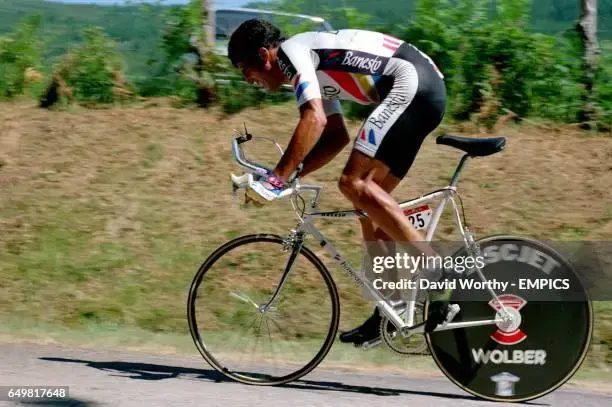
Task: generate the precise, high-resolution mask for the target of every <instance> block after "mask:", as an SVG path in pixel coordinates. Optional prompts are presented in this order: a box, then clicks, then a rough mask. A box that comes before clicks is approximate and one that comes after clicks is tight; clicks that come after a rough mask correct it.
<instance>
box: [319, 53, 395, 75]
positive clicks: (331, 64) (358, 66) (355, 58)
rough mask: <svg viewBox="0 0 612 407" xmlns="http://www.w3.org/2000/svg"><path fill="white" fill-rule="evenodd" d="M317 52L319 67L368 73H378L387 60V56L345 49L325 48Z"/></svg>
mask: <svg viewBox="0 0 612 407" xmlns="http://www.w3.org/2000/svg"><path fill="white" fill-rule="evenodd" d="M317 53H318V54H319V58H320V60H321V62H320V65H319V69H336V70H340V71H344V72H355V73H368V74H370V75H377V74H380V73H381V72H382V71H383V70H384V67H385V66H386V65H387V61H388V60H389V58H385V57H381V56H379V55H373V54H369V53H367V52H361V51H349V50H346V49H325V50H320V51H318V52H317ZM347 68H348V69H347Z"/></svg>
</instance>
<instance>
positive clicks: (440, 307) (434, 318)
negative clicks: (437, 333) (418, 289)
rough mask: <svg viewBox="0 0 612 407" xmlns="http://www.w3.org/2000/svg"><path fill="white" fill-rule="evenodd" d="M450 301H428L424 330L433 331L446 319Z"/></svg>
mask: <svg viewBox="0 0 612 407" xmlns="http://www.w3.org/2000/svg"><path fill="white" fill-rule="evenodd" d="M449 307H450V303H449V302H448V301H432V302H430V303H429V311H430V312H428V314H429V315H428V316H427V321H425V332H433V330H434V329H435V328H436V327H437V326H438V325H440V324H441V323H443V322H444V321H446V317H447V316H448V312H449Z"/></svg>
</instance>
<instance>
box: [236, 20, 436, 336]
mask: <svg viewBox="0 0 612 407" xmlns="http://www.w3.org/2000/svg"><path fill="white" fill-rule="evenodd" d="M228 52H229V54H228V56H229V58H230V60H231V62H232V64H233V65H234V66H235V67H237V68H239V69H240V70H241V71H242V74H243V75H244V77H245V78H246V80H247V81H248V82H249V83H258V84H260V85H261V86H263V87H264V88H266V89H267V90H269V91H276V90H278V89H279V88H280V87H281V86H282V85H283V84H291V85H292V86H293V89H294V91H295V96H296V98H297V102H298V106H299V110H300V121H299V123H298V125H297V127H296V129H295V132H294V134H293V137H292V138H291V141H290V142H289V145H288V147H287V149H286V152H285V154H284V155H283V157H282V158H281V160H280V161H279V163H278V164H277V166H276V167H275V168H274V169H273V170H271V171H269V173H268V175H267V176H266V177H263V178H262V179H260V180H258V181H257V182H256V183H255V184H253V185H251V187H250V189H249V191H248V192H247V193H248V195H249V197H250V198H251V199H254V200H255V201H257V202H259V203H265V202H269V201H272V200H274V199H277V198H279V197H281V196H283V192H284V190H285V183H286V181H287V180H288V179H289V177H290V176H291V175H292V174H293V173H294V172H295V171H296V170H297V169H298V167H299V166H300V164H302V166H303V167H302V169H301V171H300V176H301V177H303V176H305V175H307V174H309V173H311V172H313V171H315V170H317V169H319V168H321V167H322V166H324V165H325V164H327V163H328V162H330V161H331V160H332V159H333V158H334V157H335V156H336V155H337V154H338V153H339V152H340V151H341V150H342V149H343V148H344V147H345V146H346V145H347V144H348V143H349V141H350V137H349V134H348V131H347V129H346V126H345V123H344V119H343V115H342V109H341V107H340V103H339V99H343V100H350V101H354V102H357V103H360V104H374V105H377V107H376V108H375V109H374V111H373V112H372V114H371V115H370V116H369V117H368V118H367V119H366V121H365V122H364V124H363V125H362V127H361V129H360V130H359V132H358V134H357V138H356V140H355V142H354V144H353V150H352V152H351V155H350V157H349V160H348V162H347V163H346V166H345V167H344V170H343V171H342V175H341V176H340V180H339V182H338V187H339V188H340V191H341V192H342V194H343V195H344V196H345V197H347V198H348V199H349V200H350V201H351V202H352V204H353V205H354V206H355V208H357V209H360V210H362V211H363V212H366V213H367V218H366V217H361V218H360V222H361V227H362V232H363V239H364V241H365V242H375V241H378V240H382V241H396V242H409V243H410V244H411V245H412V246H413V248H414V249H416V250H418V251H419V252H421V253H424V254H426V255H435V253H433V251H432V249H431V248H429V246H428V245H426V244H424V243H423V240H424V239H423V236H421V234H420V233H419V232H418V231H416V230H415V229H414V228H413V227H412V225H411V223H410V222H409V220H408V218H407V217H406V216H405V215H404V214H403V213H402V210H401V209H400V207H399V205H398V203H397V202H396V201H395V200H394V199H393V198H392V197H391V195H390V193H391V192H392V191H393V190H394V189H395V188H396V187H397V185H398V184H399V183H400V182H401V180H402V179H403V178H404V177H405V175H406V173H407V172H408V170H409V169H410V167H411V165H412V163H413V161H414V159H415V156H416V154H417V152H418V150H419V148H420V146H421V144H422V142H423V140H424V139H425V137H426V136H427V135H428V134H430V133H431V132H432V131H433V130H435V129H436V127H437V126H438V125H439V124H440V122H441V121H442V118H443V116H444V112H445V108H446V88H445V84H444V77H443V75H442V74H441V73H440V71H439V70H438V68H437V67H436V65H435V64H434V63H433V61H432V60H431V59H430V58H429V57H428V56H427V55H425V54H424V53H422V52H421V51H419V50H418V49H417V48H416V47H414V46H412V45H411V44H409V43H407V42H404V41H402V40H400V39H397V38H394V37H391V36H389V35H385V34H382V33H377V32H372V31H364V30H352V29H347V30H338V31H333V32H305V33H301V34H297V35H295V36H293V37H291V38H289V39H285V38H284V37H283V36H282V34H281V32H280V30H279V29H278V28H276V27H275V26H273V25H272V24H270V23H269V22H267V21H264V20H259V19H253V20H248V21H246V22H244V23H243V24H242V25H240V27H238V28H237V29H236V31H235V32H234V33H233V34H232V36H231V38H230V41H229V47H228ZM380 321H381V316H380V314H379V312H378V310H377V309H376V310H375V312H374V314H373V315H372V316H371V317H370V318H369V319H368V320H367V321H366V322H364V323H363V324H362V325H361V326H360V327H358V328H356V329H353V330H351V331H348V332H345V333H343V334H341V335H340V340H341V341H342V342H349V343H355V344H361V343H363V342H366V341H371V340H373V339H375V338H376V337H377V336H379V324H380Z"/></svg>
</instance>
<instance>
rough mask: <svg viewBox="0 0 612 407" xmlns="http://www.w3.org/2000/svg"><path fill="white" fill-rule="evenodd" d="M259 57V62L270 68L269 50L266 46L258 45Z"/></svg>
mask: <svg viewBox="0 0 612 407" xmlns="http://www.w3.org/2000/svg"><path fill="white" fill-rule="evenodd" d="M258 52H259V58H260V59H261V64H262V65H263V67H264V68H265V69H266V70H268V69H270V68H271V66H272V64H271V61H270V57H271V55H270V50H269V49H268V48H265V47H260V48H259V50H258Z"/></svg>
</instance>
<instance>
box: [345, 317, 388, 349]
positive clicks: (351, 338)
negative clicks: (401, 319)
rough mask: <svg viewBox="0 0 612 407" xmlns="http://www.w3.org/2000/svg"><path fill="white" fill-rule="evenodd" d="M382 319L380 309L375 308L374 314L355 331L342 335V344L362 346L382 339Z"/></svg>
mask: <svg viewBox="0 0 612 407" xmlns="http://www.w3.org/2000/svg"><path fill="white" fill-rule="evenodd" d="M381 321H382V317H381V315H380V312H379V311H378V308H374V313H373V314H372V316H371V317H370V318H368V319H367V320H366V321H365V322H364V323H363V324H361V325H360V326H359V327H357V328H355V329H351V330H350V331H347V332H342V333H341V334H340V342H343V343H354V344H355V345H361V344H362V343H364V342H369V341H372V340H374V339H376V338H378V337H380V322H381Z"/></svg>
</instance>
